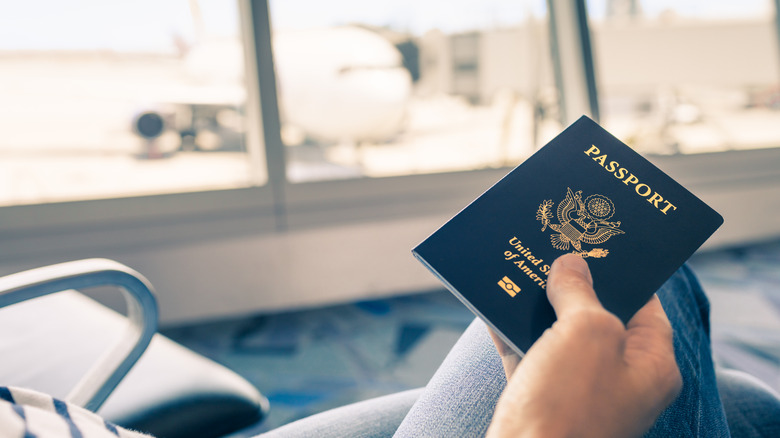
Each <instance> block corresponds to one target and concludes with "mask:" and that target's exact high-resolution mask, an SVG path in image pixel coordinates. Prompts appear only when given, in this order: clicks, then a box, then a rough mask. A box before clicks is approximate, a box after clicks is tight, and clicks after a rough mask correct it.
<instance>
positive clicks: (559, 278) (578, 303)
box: [547, 254, 603, 319]
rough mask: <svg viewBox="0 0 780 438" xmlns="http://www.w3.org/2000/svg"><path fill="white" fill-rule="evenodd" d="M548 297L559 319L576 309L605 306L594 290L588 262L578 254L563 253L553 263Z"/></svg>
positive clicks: (548, 284) (548, 282)
mask: <svg viewBox="0 0 780 438" xmlns="http://www.w3.org/2000/svg"><path fill="white" fill-rule="evenodd" d="M547 299H548V300H550V304H552V307H553V309H554V310H555V315H556V316H557V317H558V319H561V318H564V317H565V316H566V315H567V314H569V313H570V312H573V311H576V310H582V309H587V308H593V307H599V308H603V307H602V306H601V303H600V302H599V299H598V297H597V296H596V292H595V291H594V290H593V278H592V277H591V276H590V269H588V263H587V262H585V260H583V259H582V257H580V256H578V255H576V254H565V255H562V256H561V257H558V258H557V259H556V260H555V262H554V263H553V265H552V267H551V268H550V277H549V279H548V281H547Z"/></svg>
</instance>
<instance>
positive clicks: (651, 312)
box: [626, 294, 672, 330]
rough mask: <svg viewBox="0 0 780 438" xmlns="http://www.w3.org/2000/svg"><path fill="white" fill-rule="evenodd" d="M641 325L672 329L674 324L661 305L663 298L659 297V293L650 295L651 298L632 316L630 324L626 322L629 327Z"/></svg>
mask: <svg viewBox="0 0 780 438" xmlns="http://www.w3.org/2000/svg"><path fill="white" fill-rule="evenodd" d="M640 327H648V328H652V329H668V330H671V327H672V325H671V323H670V322H669V318H668V317H667V316H666V312H665V311H664V308H663V306H662V305H661V300H660V299H658V295H655V294H653V296H652V297H650V300H648V302H647V303H646V304H645V305H644V306H642V308H641V309H639V310H638V311H637V312H636V313H635V314H634V316H632V317H631V320H630V321H628V324H626V328H627V329H632V328H634V329H636V328H640Z"/></svg>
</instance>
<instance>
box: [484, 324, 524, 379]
mask: <svg viewBox="0 0 780 438" xmlns="http://www.w3.org/2000/svg"><path fill="white" fill-rule="evenodd" d="M488 333H490V338H491V339H493V343H494V344H496V350H497V351H498V355H499V356H501V363H502V364H503V365H504V373H506V378H507V379H509V377H510V376H511V375H512V373H514V372H515V369H516V368H517V365H518V364H520V356H519V355H518V354H517V353H515V350H512V348H511V347H510V346H509V345H507V344H506V342H504V340H503V339H501V337H500V336H498V335H497V334H496V332H494V331H493V330H492V329H490V328H488Z"/></svg>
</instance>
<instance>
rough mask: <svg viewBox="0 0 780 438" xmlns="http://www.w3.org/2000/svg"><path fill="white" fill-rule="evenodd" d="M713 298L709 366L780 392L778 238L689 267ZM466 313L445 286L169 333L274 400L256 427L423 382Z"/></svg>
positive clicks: (694, 261) (167, 331) (468, 315)
mask: <svg viewBox="0 0 780 438" xmlns="http://www.w3.org/2000/svg"><path fill="white" fill-rule="evenodd" d="M690 263H691V265H692V266H693V268H694V270H695V271H696V273H697V274H698V275H699V278H700V280H701V282H702V284H703V285H704V288H705V290H706V291H707V293H708V295H709V296H710V299H711V302H712V328H713V333H712V335H713V345H714V350H715V358H716V361H717V362H718V363H719V364H721V365H723V366H727V367H732V368H739V369H743V370H745V371H748V372H750V373H751V374H753V375H755V376H757V377H759V378H760V379H762V380H764V381H765V382H766V383H768V384H769V385H770V386H772V387H774V388H775V389H777V390H780V241H778V242H772V243H767V244H761V245H753V246H750V247H745V248H739V249H731V250H724V251H718V252H711V253H706V254H702V255H697V256H695V257H694V258H693V259H692V260H691V261H690ZM472 319H473V317H472V315H471V313H470V312H469V311H468V310H466V308H465V307H464V306H463V305H462V304H460V302H458V301H457V300H456V299H455V298H454V297H453V296H452V295H450V294H449V293H448V292H446V291H444V290H438V291H429V292H425V293H420V294H417V295H411V296H404V297H397V298H389V299H383V300H376V301H366V302H359V303H354V304H348V305H341V306H333V307H328V308H321V309H315V310H305V311H300V312H290V313H281V314H274V315H260V316H256V317H251V318H242V319H237V320H230V321H223V322H218V323H209V324H201V325H194V326H187V327H177V328H168V329H165V330H163V333H164V334H165V335H167V336H169V337H170V338H172V339H174V340H176V341H178V342H180V343H182V344H184V345H186V346H188V347H189V348H191V349H193V350H195V351H197V352H199V353H201V354H204V355H205V356H208V357H211V358H212V359H214V360H216V361H217V362H220V363H222V364H224V365H226V366H228V367H229V368H232V369H233V370H235V371H236V372H238V373H239V374H241V375H243V376H244V377H245V378H246V379H247V380H249V381H250V382H252V383H253V384H254V385H255V386H257V388H259V389H260V390H261V391H262V392H263V393H264V394H265V395H266V396H267V397H268V398H269V400H270V402H271V406H272V408H271V413H270V415H269V418H268V419H267V420H266V421H265V422H264V423H263V425H262V426H261V428H259V429H255V430H253V431H248V432H247V434H250V432H251V433H256V432H259V431H263V430H268V429H271V428H274V427H276V426H279V425H281V424H285V423H287V422H289V421H292V420H295V419H297V418H301V417H305V416H307V415H310V414H312V413H316V412H320V411H323V410H326V409H329V408H332V407H336V406H341V405H344V404H347V403H350V402H353V401H357V400H363V399H366V398H370V397H375V396H378V395H383V394H388V393H392V392H397V391H400V390H404V389H409V388H415V387H419V386H423V385H425V383H426V382H427V381H428V379H429V378H430V376H431V375H432V374H433V373H434V371H435V370H436V368H437V366H438V364H439V363H440V362H441V360H442V359H443V358H444V357H445V355H446V354H447V352H448V351H449V349H450V347H451V346H452V345H453V344H454V343H455V341H456V340H457V339H458V336H460V333H461V332H462V331H463V330H464V329H465V328H466V326H467V325H468V324H469V322H471V320H472Z"/></svg>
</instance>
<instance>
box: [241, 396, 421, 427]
mask: <svg viewBox="0 0 780 438" xmlns="http://www.w3.org/2000/svg"><path fill="white" fill-rule="evenodd" d="M421 392H422V388H419V389H412V390H409V391H404V392H399V393H396V394H390V395H386V396H384V397H377V398H374V399H371V400H366V401H362V402H359V403H354V404H351V405H348V406H343V407H340V408H336V409H331V410H329V411H327V412H322V413H319V414H317V415H312V416H311V417H306V418H303V419H301V420H298V421H295V422H293V423H290V424H287V425H284V426H282V427H279V428H276V429H274V430H272V431H270V432H268V433H265V434H262V435H259V436H258V437H256V438H261V437H262V438H280V437H311V438H348V437H361V438H382V437H391V436H393V432H395V430H396V429H397V428H398V425H399V424H400V423H401V420H403V418H404V416H405V415H406V413H407V412H409V408H411V406H412V404H413V403H414V402H415V400H417V398H418V397H419V396H420V393H421Z"/></svg>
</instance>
